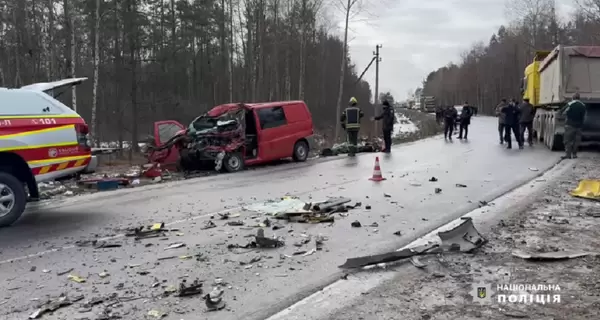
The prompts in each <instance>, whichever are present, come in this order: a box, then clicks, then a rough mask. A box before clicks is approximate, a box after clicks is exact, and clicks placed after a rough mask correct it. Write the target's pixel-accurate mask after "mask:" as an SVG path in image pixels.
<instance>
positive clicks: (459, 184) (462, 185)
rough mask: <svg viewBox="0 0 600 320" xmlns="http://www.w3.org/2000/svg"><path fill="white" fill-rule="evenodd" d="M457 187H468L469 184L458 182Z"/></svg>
mask: <svg viewBox="0 0 600 320" xmlns="http://www.w3.org/2000/svg"><path fill="white" fill-rule="evenodd" d="M456 187H457V188H466V187H467V185H466V184H462V183H457V184H456Z"/></svg>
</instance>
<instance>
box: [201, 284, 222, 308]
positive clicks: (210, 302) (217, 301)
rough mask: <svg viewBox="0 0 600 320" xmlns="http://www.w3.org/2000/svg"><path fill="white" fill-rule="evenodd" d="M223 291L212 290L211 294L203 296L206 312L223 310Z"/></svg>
mask: <svg viewBox="0 0 600 320" xmlns="http://www.w3.org/2000/svg"><path fill="white" fill-rule="evenodd" d="M223 292H224V291H223V290H221V289H217V288H215V289H213V291H212V292H211V293H208V294H206V295H205V296H204V301H205V303H206V308H207V309H208V311H218V310H222V309H223V308H225V301H223Z"/></svg>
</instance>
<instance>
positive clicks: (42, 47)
mask: <svg viewBox="0 0 600 320" xmlns="http://www.w3.org/2000/svg"><path fill="white" fill-rule="evenodd" d="M356 1H357V0H352V2H351V1H348V4H349V5H350V4H352V5H354V4H355V2H356ZM342 4H343V2H342ZM338 9H341V10H342V12H343V11H344V10H345V9H348V11H349V9H352V8H344V7H343V5H341V8H338ZM327 10H330V11H331V10H336V8H332V7H326V6H324V4H323V0H185V1H184V0H77V1H75V0H0V12H1V14H0V22H1V23H0V86H2V87H20V86H22V85H26V84H29V83H34V82H47V81H53V80H58V79H62V78H67V77H88V78H89V81H86V82H85V83H84V84H82V85H80V86H78V87H77V89H76V91H75V93H76V94H75V95H74V96H73V94H71V93H70V92H69V94H68V95H65V96H64V97H62V98H61V100H63V102H65V103H66V104H67V105H68V106H70V107H73V108H76V110H77V112H78V113H80V114H81V115H82V116H83V117H84V118H85V119H86V120H87V122H88V123H91V124H92V125H93V126H94V127H95V129H94V130H95V132H96V136H97V137H96V138H97V139H98V140H101V141H134V142H135V141H139V140H140V139H142V138H143V137H144V136H145V135H146V134H147V133H150V131H151V129H152V123H153V122H154V121H157V120H164V119H172V120H178V121H181V122H183V123H186V124H187V123H188V122H189V121H191V120H192V119H193V118H194V117H196V116H198V115H199V114H201V113H203V112H205V111H207V110H209V109H210V108H211V107H212V106H214V105H218V104H222V103H228V102H260V101H278V100H296V99H301V100H305V101H306V102H307V104H308V105H309V107H310V109H311V111H312V114H313V118H314V120H315V125H316V127H317V128H318V129H319V130H321V131H322V132H325V133H327V134H331V135H333V128H334V127H335V124H336V121H335V119H337V118H338V116H337V115H336V104H337V100H338V92H339V90H338V88H339V84H340V75H341V69H342V68H341V66H342V61H344V62H345V65H346V69H345V73H344V76H343V88H344V90H343V93H342V99H341V101H342V104H345V103H346V101H347V99H349V98H350V96H356V98H357V99H358V100H359V101H360V102H361V104H362V105H363V106H365V110H366V111H367V112H368V113H370V112H371V110H372V108H369V106H370V105H369V101H370V100H371V95H372V93H371V89H370V87H369V84H368V83H367V82H365V81H360V82H357V80H358V77H357V73H360V72H362V70H358V71H357V70H355V68H354V66H353V64H352V62H351V60H350V58H349V56H348V55H347V54H346V55H345V57H346V58H345V59H343V56H344V54H343V52H344V45H343V42H344V39H340V38H339V37H337V36H335V35H334V32H333V31H334V28H333V27H332V23H331V20H330V19H328V17H329V16H330V15H331V12H328V11H327ZM94 111H95V112H94ZM94 113H95V115H94ZM134 145H135V144H134Z"/></svg>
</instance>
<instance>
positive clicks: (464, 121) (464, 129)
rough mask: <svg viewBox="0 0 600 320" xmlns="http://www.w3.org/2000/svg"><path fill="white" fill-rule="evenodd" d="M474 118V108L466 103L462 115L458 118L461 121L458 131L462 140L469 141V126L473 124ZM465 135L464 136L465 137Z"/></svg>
mask: <svg viewBox="0 0 600 320" xmlns="http://www.w3.org/2000/svg"><path fill="white" fill-rule="evenodd" d="M472 116H473V108H472V107H471V106H470V105H469V103H468V102H465V104H464V105H463V107H462V110H461V111H460V115H459V116H458V121H459V125H460V128H459V131H458V138H459V139H462V138H465V140H466V139H467V136H468V135H469V125H470V124H471V117H472ZM463 133H464V135H463Z"/></svg>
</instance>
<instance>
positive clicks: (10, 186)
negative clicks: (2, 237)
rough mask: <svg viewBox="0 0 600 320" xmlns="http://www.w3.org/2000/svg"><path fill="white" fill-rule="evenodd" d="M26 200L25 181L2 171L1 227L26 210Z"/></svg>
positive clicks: (7, 224)
mask: <svg viewBox="0 0 600 320" xmlns="http://www.w3.org/2000/svg"><path fill="white" fill-rule="evenodd" d="M26 202H27V194H26V193H25V188H24V186H23V183H21V181H19V179H17V178H15V177H14V176H13V175H11V174H8V173H6V172H0V227H8V226H10V225H11V224H13V223H14V222H15V221H17V219H19V217H21V215H22V214H23V211H25V203H26Z"/></svg>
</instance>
